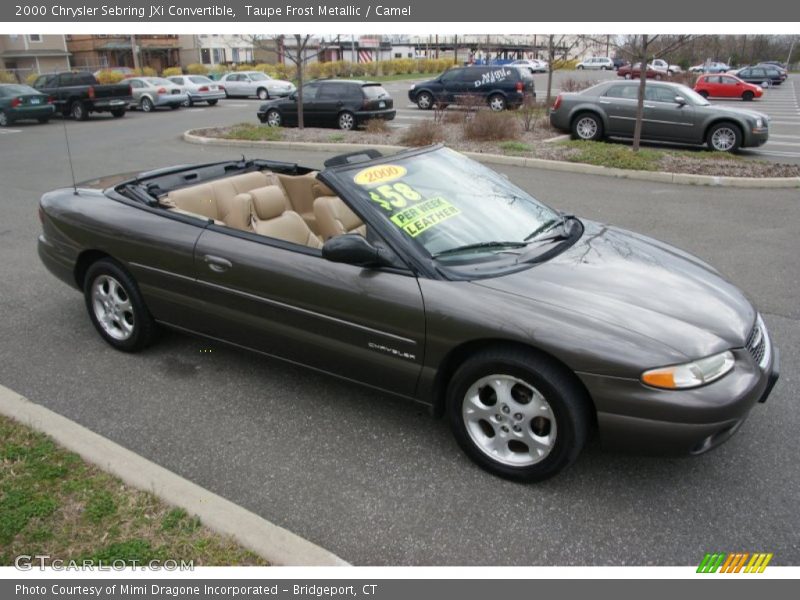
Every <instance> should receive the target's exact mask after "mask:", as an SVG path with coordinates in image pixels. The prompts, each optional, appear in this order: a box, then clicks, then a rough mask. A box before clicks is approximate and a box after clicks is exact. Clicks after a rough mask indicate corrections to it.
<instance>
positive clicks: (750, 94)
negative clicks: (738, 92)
mask: <svg viewBox="0 0 800 600" xmlns="http://www.w3.org/2000/svg"><path fill="white" fill-rule="evenodd" d="M754 97H755V94H754V93H753V92H751V91H750V90H747V91H746V92H745V93H744V94H742V100H744V101H745V102H751V101H752V100H753V98H754Z"/></svg>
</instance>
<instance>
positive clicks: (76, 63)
mask: <svg viewBox="0 0 800 600" xmlns="http://www.w3.org/2000/svg"><path fill="white" fill-rule="evenodd" d="M179 37H183V36H177V35H137V36H130V35H68V36H66V38H67V47H68V48H69V51H70V52H71V53H72V66H73V67H74V68H76V69H81V70H89V71H96V70H98V69H106V68H110V67H133V66H134V57H133V51H132V47H133V41H135V43H136V52H137V54H138V62H139V66H142V67H150V68H152V69H155V70H156V71H157V72H161V71H163V70H164V69H166V68H168V67H174V66H177V65H179V64H180V50H181V48H180V44H179V40H178V38H179Z"/></svg>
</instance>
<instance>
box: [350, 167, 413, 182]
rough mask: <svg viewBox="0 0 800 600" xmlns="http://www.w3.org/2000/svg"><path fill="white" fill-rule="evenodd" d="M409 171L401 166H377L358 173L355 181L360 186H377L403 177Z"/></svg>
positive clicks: (354, 178)
mask: <svg viewBox="0 0 800 600" xmlns="http://www.w3.org/2000/svg"><path fill="white" fill-rule="evenodd" d="M406 173H408V170H407V169H406V168H405V167H401V166H400V165H375V166H374V167H368V168H366V169H363V170H361V171H359V172H358V173H356V176H355V177H353V180H354V181H355V182H356V183H357V184H358V185H375V184H378V183H386V182H387V181H394V180H395V179H400V178H401V177H403V176H404V175H405V174H406Z"/></svg>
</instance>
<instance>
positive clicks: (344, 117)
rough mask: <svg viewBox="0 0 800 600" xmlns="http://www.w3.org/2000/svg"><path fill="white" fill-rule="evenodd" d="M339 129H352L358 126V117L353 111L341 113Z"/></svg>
mask: <svg viewBox="0 0 800 600" xmlns="http://www.w3.org/2000/svg"><path fill="white" fill-rule="evenodd" d="M338 124H339V129H342V130H344V131H350V130H351V129H354V128H355V126H356V118H355V116H354V115H353V113H351V112H343V113H342V114H340V115H339V121H338Z"/></svg>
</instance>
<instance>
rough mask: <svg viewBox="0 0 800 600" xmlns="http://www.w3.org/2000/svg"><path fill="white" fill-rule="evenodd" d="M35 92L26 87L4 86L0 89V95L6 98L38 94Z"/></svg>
mask: <svg viewBox="0 0 800 600" xmlns="http://www.w3.org/2000/svg"><path fill="white" fill-rule="evenodd" d="M40 93H41V92H38V91H37V90H35V89H33V88H32V87H29V86H27V85H4V86H3V87H2V88H0V94H4V95H6V96H16V95H17V94H40Z"/></svg>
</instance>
